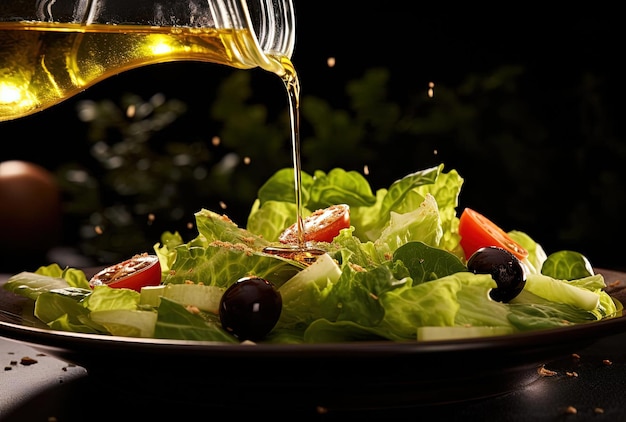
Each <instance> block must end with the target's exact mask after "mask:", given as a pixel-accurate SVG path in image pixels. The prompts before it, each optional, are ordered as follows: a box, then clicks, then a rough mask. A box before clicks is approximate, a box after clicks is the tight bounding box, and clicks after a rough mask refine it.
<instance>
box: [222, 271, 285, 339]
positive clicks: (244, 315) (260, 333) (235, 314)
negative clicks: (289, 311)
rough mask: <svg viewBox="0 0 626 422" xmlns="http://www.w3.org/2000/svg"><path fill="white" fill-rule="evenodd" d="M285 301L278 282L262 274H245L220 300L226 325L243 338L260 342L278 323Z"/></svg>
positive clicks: (224, 326) (223, 325) (234, 333)
mask: <svg viewBox="0 0 626 422" xmlns="http://www.w3.org/2000/svg"><path fill="white" fill-rule="evenodd" d="M282 307H283V301H282V297H281V296H280V292H279V291H278V290H276V288H274V285H273V284H272V283H271V282H269V281H267V280H264V279H262V278H260V277H253V276H252V277H244V278H241V279H239V280H237V282H235V283H234V284H232V285H231V286H230V287H229V288H228V289H226V291H225V292H224V294H223V295H222V298H221V299H220V308H219V315H220V322H221V323H222V327H223V328H224V329H225V330H226V331H228V332H229V333H231V334H233V335H234V336H235V337H237V338H238V339H240V340H251V341H257V340H260V339H262V338H263V337H265V336H266V335H267V334H268V333H269V332H270V331H271V330H272V328H274V326H275V325H276V322H278V318H279V317H280V313H281V311H282Z"/></svg>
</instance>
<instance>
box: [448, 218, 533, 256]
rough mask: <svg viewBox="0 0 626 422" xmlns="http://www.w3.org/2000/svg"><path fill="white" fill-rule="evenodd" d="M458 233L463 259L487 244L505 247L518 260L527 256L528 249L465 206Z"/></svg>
mask: <svg viewBox="0 0 626 422" xmlns="http://www.w3.org/2000/svg"><path fill="white" fill-rule="evenodd" d="M459 235H461V247H462V248H463V251H464V252H465V259H469V258H470V256H472V254H473V253H474V252H476V251H477V250H478V249H480V248H483V247H488V246H498V247H500V248H503V249H506V250H507V251H509V252H511V253H512V254H513V255H515V256H516V257H517V258H518V259H520V260H524V259H525V258H526V257H527V256H528V251H527V250H526V249H524V247H522V245H520V244H519V243H517V242H516V241H514V240H513V239H511V237H510V236H509V235H508V234H507V233H506V232H505V231H504V230H502V229H501V228H500V227H498V225H496V224H495V223H494V222H493V221H491V220H489V219H488V218H487V217H485V216H484V215H482V214H480V213H478V212H476V211H474V210H473V209H471V208H465V209H464V210H463V213H462V214H461V218H460V221H459Z"/></svg>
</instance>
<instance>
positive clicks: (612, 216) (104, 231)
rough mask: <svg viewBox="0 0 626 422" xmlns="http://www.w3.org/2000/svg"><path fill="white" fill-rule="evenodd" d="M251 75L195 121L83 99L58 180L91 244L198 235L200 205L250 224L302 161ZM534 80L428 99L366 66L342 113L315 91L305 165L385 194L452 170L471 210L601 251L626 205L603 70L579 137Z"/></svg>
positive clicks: (225, 85) (145, 245)
mask: <svg viewBox="0 0 626 422" xmlns="http://www.w3.org/2000/svg"><path fill="white" fill-rule="evenodd" d="M252 78H253V73H252V72H249V71H233V72H232V73H231V74H229V75H228V76H227V77H225V79H224V80H222V81H221V83H220V84H219V89H218V91H217V94H216V97H215V98H214V100H213V102H212V103H211V104H207V105H206V114H205V117H204V118H203V119H202V121H199V122H198V121H196V122H190V121H189V120H186V119H185V116H186V114H187V113H188V108H189V106H188V105H187V104H185V103H183V102H181V101H179V100H176V99H172V98H165V97H164V96H163V95H161V94H158V93H155V95H154V96H153V97H151V98H149V99H147V100H146V99H143V98H139V97H138V96H137V95H134V94H128V95H126V96H124V97H123V98H121V99H120V101H119V102H117V103H116V102H114V101H113V100H112V99H106V100H101V101H95V102H94V101H82V102H81V103H80V104H79V117H80V119H81V120H82V121H83V122H85V123H86V124H87V125H88V141H89V143H90V159H89V160H87V161H84V162H81V163H77V162H72V163H66V164H64V165H63V166H62V167H60V168H59V175H60V179H61V180H62V183H63V188H64V191H65V192H66V213H67V214H68V215H69V216H70V218H71V219H72V220H73V221H75V222H77V224H76V226H77V227H79V233H78V235H77V237H78V238H79V243H80V247H81V249H82V252H83V253H85V254H86V255H88V256H92V257H97V259H98V260H101V261H104V262H114V261H116V260H119V259H121V258H125V257H127V256H129V255H132V254H134V253H138V252H141V251H143V250H150V249H151V248H152V245H153V244H154V243H156V242H158V241H159V238H160V234H161V233H162V232H163V231H165V230H169V231H179V232H180V233H181V234H183V235H184V236H194V235H195V233H196V232H195V229H194V228H193V222H194V217H193V214H194V213H195V212H196V211H198V210H199V209H200V208H203V207H206V208H210V209H213V210H218V209H219V208H223V210H224V213H226V214H228V215H229V216H230V217H231V218H232V219H233V220H234V221H235V222H237V223H238V224H239V225H240V226H245V223H246V221H245V218H246V216H247V214H248V211H249V209H250V206H251V205H252V202H253V201H254V198H255V197H256V192H257V190H258V188H259V187H260V186H261V184H262V183H263V182H264V181H265V180H266V179H267V178H268V177H269V176H270V175H271V174H273V173H274V172H275V171H277V170H278V169H280V168H283V167H288V166H291V165H292V161H291V151H290V149H291V145H290V140H289V133H290V132H289V121H288V113H287V110H281V111H284V112H281V113H276V110H269V109H268V106H267V105H266V104H265V103H259V102H257V101H255V100H254V96H253V91H254V90H253V88H252V85H253V84H252V81H251V79H252ZM524 81H525V80H524V69H523V68H521V67H515V66H503V67H499V68H496V69H495V70H493V71H492V72H490V73H488V74H470V75H468V76H467V77H466V78H465V79H464V80H463V81H462V82H461V83H459V84H458V85H457V86H447V85H434V86H432V87H431V88H432V92H431V93H432V95H429V92H428V90H427V89H424V90H420V91H419V92H417V93H416V92H414V91H412V90H404V91H402V90H401V91H402V92H401V95H398V93H397V92H392V85H393V83H394V81H393V79H392V75H391V74H390V72H389V70H388V69H385V68H373V69H369V70H367V71H366V72H365V73H364V74H363V75H362V77H360V78H359V79H356V80H352V81H350V82H348V83H347V84H346V86H345V93H344V94H345V98H347V104H346V105H344V106H337V105H336V104H333V103H332V102H330V101H329V100H327V99H323V98H319V97H316V96H312V95H305V96H303V98H302V100H301V103H300V104H301V125H302V127H301V141H302V142H301V145H302V165H303V170H305V171H307V172H310V173H312V172H313V171H314V170H315V169H321V170H324V171H328V170H330V169H332V168H334V167H342V168H344V169H349V170H358V171H364V172H365V169H366V168H367V169H368V171H367V172H366V174H367V177H368V178H369V180H370V182H371V184H372V187H373V188H375V189H377V188H381V187H386V186H388V185H389V184H390V183H391V182H392V181H393V180H395V179H397V178H400V177H402V176H404V175H405V174H407V173H409V172H413V171H416V170H419V169H422V168H426V167H429V166H433V165H437V164H439V163H444V164H445V165H446V167H447V168H448V169H452V168H455V169H457V170H458V171H459V172H460V174H461V175H462V176H463V177H464V178H465V180H466V183H465V186H464V192H463V193H462V195H461V206H462V207H463V206H471V207H473V208H475V209H477V210H479V211H480V212H482V213H483V214H485V215H488V216H489V217H491V218H492V219H493V220H494V221H496V222H497V223H499V224H500V225H501V226H502V227H503V228H505V229H507V230H510V229H520V230H522V231H527V232H528V233H529V234H531V236H533V237H535V238H537V240H539V241H540V242H542V243H544V247H546V246H547V249H548V250H549V249H550V248H552V247H555V248H556V247H558V248H559V249H564V248H568V247H572V248H578V250H581V249H580V247H581V245H583V246H584V245H586V244H587V243H585V242H591V243H589V246H590V247H589V250H591V249H592V248H591V246H592V243H595V242H602V241H605V240H604V239H605V238H606V232H607V230H608V231H610V230H611V227H612V226H613V225H614V224H616V223H617V222H619V221H621V220H620V214H621V209H623V205H624V204H623V202H624V198H622V197H621V196H617V195H610V194H609V193H614V192H619V191H620V190H621V189H620V187H621V186H623V184H624V174H623V172H622V171H620V168H619V167H617V168H612V167H607V166H599V165H598V161H597V160H599V159H605V158H606V157H608V159H610V160H611V162H615V163H619V162H624V159H626V146H624V144H623V143H622V142H620V141H619V139H617V138H616V137H615V136H614V135H613V133H612V131H611V129H612V128H611V127H610V125H608V123H607V122H602V121H600V120H598V116H601V115H602V110H601V108H602V107H603V106H605V105H606V104H605V102H604V99H603V97H602V95H601V92H600V89H599V85H598V81H597V80H596V79H594V76H593V75H587V77H586V79H585V80H583V81H581V86H579V87H576V89H577V90H579V92H578V96H577V97H575V98H574V99H573V100H574V101H577V104H578V106H579V107H580V110H582V111H581V113H582V114H581V116H580V117H581V118H580V120H577V121H571V122H569V124H571V125H574V126H576V131H573V130H568V131H563V133H561V132H559V130H558V129H556V130H555V129H554V128H550V127H549V125H548V124H547V123H546V122H544V121H542V119H541V118H540V117H538V116H537V114H536V113H535V112H534V110H535V109H536V107H537V104H534V103H533V99H532V98H529V95H528V93H527V91H526V90H525V88H527V86H526V87H525V85H524V84H525V83H526V82H524ZM546 100H547V101H549V100H550V98H547V99H546ZM571 133H576V134H581V135H577V136H569V135H570V134H571ZM594 169H597V171H596V170H594ZM600 216H602V217H600ZM95 227H98V228H99V229H101V232H99V231H96V230H94V228H95ZM581 252H583V253H587V252H588V251H585V250H581Z"/></svg>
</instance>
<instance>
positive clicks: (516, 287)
mask: <svg viewBox="0 0 626 422" xmlns="http://www.w3.org/2000/svg"><path fill="white" fill-rule="evenodd" d="M467 269H468V270H470V271H471V272H473V273H474V274H491V278H493V279H494V280H495V282H496V284H497V285H498V287H497V288H495V289H491V291H490V292H489V296H491V298H492V299H493V300H496V301H498V302H509V301H510V300H511V299H513V298H514V297H515V296H517V295H518V294H520V292H521V291H522V290H523V289H524V286H525V285H526V271H525V269H524V265H523V264H522V263H521V262H520V260H519V259H518V258H517V257H516V256H515V255H513V254H512V253H511V252H509V251H507V250H506V249H502V248H499V247H496V246H489V247H485V248H480V249H478V250H477V251H476V252H474V253H473V254H472V256H470V258H469V259H468V260H467Z"/></svg>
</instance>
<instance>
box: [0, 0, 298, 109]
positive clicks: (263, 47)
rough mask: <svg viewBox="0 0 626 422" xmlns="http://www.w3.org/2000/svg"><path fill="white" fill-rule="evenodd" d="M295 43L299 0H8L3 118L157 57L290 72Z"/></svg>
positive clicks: (1, 42) (2, 38)
mask: <svg viewBox="0 0 626 422" xmlns="http://www.w3.org/2000/svg"><path fill="white" fill-rule="evenodd" d="M294 44H295V15H294V9H293V4H292V0H169V1H166V0H2V1H1V2H0V121H5V120H11V119H17V118H20V117H23V116H27V115H30V114H33V113H36V112H38V111H41V110H44V109H46V108H48V107H51V106H53V105H55V104H58V103H59V102H61V101H63V100H65V99H67V98H69V97H71V96H73V95H76V94H78V93H79V92H82V91H84V90H85V89H86V88H88V87H90V86H92V85H94V84H96V83H97V82H99V81H102V80H103V79H106V78H108V77H110V76H113V75H116V74H119V73H121V72H123V71H126V70H130V69H134V68H137V67H141V66H146V65H150V64H155V63H163V62H172V61H201V62H212V63H216V64H222V65H227V66H231V67H234V68H239V69H249V68H254V67H260V68H263V69H265V70H267V71H269V72H273V73H275V74H277V75H279V76H281V77H282V78H283V79H284V80H291V79H293V77H295V71H294V69H293V66H292V64H291V62H290V58H291V56H292V53H293V49H294ZM296 79H297V78H296Z"/></svg>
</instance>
